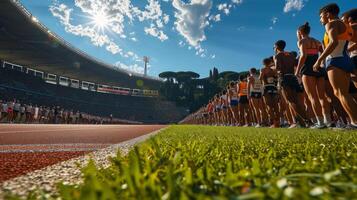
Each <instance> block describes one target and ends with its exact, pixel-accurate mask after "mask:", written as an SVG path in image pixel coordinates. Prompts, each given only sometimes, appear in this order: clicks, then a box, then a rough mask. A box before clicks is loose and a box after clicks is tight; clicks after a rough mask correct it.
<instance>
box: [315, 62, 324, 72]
mask: <svg viewBox="0 0 357 200" xmlns="http://www.w3.org/2000/svg"><path fill="white" fill-rule="evenodd" d="M321 62H322V61H321V60H317V61H316V63H315V64H314V66H313V70H314V72H318V71H319V69H320V68H321Z"/></svg>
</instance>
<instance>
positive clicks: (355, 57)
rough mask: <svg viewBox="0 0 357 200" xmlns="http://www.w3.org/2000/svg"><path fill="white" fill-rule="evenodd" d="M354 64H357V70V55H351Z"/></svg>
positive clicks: (356, 68)
mask: <svg viewBox="0 0 357 200" xmlns="http://www.w3.org/2000/svg"><path fill="white" fill-rule="evenodd" d="M351 60H352V62H353V64H354V65H355V70H357V56H353V57H351Z"/></svg>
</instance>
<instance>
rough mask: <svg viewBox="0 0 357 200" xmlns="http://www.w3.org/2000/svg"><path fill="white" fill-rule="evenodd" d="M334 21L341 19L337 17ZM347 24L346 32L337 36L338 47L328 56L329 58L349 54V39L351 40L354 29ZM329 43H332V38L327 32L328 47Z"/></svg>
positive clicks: (326, 41) (325, 44)
mask: <svg viewBox="0 0 357 200" xmlns="http://www.w3.org/2000/svg"><path fill="white" fill-rule="evenodd" d="M334 21H340V20H338V19H337V20H334ZM344 24H345V23H344ZM345 26H346V30H345V32H343V33H341V34H339V35H338V36H337V39H338V45H337V47H336V48H335V49H334V50H333V52H332V53H331V54H330V55H328V56H327V59H331V58H336V57H343V56H344V55H346V54H347V47H348V41H349V40H351V34H352V30H351V27H349V26H347V25H346V24H345ZM329 43H330V38H329V37H328V34H327V33H326V32H325V35H324V46H325V47H326V46H327V45H328V44H329Z"/></svg>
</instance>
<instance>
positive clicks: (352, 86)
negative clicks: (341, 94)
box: [348, 81, 357, 94]
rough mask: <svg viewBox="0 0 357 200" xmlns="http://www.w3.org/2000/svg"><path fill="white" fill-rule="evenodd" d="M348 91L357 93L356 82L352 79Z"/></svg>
mask: <svg viewBox="0 0 357 200" xmlns="http://www.w3.org/2000/svg"><path fill="white" fill-rule="evenodd" d="M348 92H349V93H350V94H356V93H357V88H356V86H355V84H353V82H352V81H351V82H350V88H349V90H348Z"/></svg>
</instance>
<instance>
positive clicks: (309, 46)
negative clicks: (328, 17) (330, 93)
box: [295, 22, 332, 129]
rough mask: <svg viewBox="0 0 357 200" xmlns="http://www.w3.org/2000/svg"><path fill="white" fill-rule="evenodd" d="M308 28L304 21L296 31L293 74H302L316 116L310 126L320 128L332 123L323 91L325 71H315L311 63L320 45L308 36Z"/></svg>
mask: <svg viewBox="0 0 357 200" xmlns="http://www.w3.org/2000/svg"><path fill="white" fill-rule="evenodd" d="M310 29H311V28H310V26H309V23H307V22H306V23H305V24H304V25H302V26H300V27H299V28H298V31H297V37H298V47H299V49H300V57H299V62H298V65H297V68H296V71H295V75H296V76H298V77H301V76H302V82H303V85H304V89H305V91H306V93H307V96H308V99H309V101H310V102H311V106H312V110H313V112H314V115H315V117H316V121H317V123H316V125H315V126H313V127H312V128H318V129H322V128H326V127H327V126H331V125H332V123H331V113H330V112H331V110H330V105H329V102H328V101H327V98H326V92H325V91H326V89H325V78H324V76H325V75H326V71H325V70H324V69H323V68H320V69H319V70H318V71H316V72H315V71H314V70H313V65H314V64H315V63H316V61H317V59H318V57H319V52H320V51H322V45H321V43H320V42H319V41H318V40H316V39H314V38H312V37H310V36H309V34H310Z"/></svg>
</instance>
